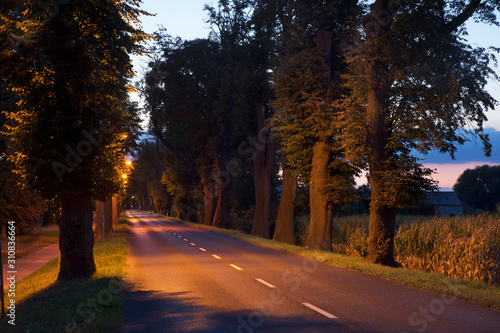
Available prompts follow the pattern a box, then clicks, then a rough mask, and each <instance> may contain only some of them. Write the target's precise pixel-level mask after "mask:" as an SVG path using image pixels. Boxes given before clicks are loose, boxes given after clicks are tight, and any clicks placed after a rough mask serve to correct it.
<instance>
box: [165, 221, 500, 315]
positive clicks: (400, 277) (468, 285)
mask: <svg viewBox="0 0 500 333" xmlns="http://www.w3.org/2000/svg"><path fill="white" fill-rule="evenodd" d="M169 219H172V220H175V221H179V222H181V223H184V224H186V225H189V226H192V227H195V228H201V229H206V230H211V231H214V232H217V233H219V234H223V235H227V236H231V237H235V238H238V239H241V240H244V241H246V242H249V243H252V244H254V245H257V246H262V247H268V248H272V249H276V250H280V251H285V252H290V253H295V254H298V255H301V256H304V257H307V258H311V259H315V260H318V261H321V262H325V263H328V264H332V265H335V266H338V267H343V268H346V269H350V270H355V271H359V272H363V273H367V274H371V275H374V276H377V277H380V278H384V279H387V280H390V281H393V282H395V283H398V284H400V285H403V286H407V287H411V288H415V289H420V290H424V291H428V292H433V293H437V294H441V295H447V296H450V297H454V298H457V299H461V300H465V301H469V302H473V303H476V304H478V305H481V306H484V307H489V308H493V309H496V310H500V287H498V286H492V285H488V284H486V283H483V282H478V281H466V280H460V279H456V278H449V277H443V276H440V275H438V274H434V273H429V272H425V271H417V270H411V269H405V268H392V267H386V266H381V265H377V264H373V263H371V262H368V261H366V260H365V259H363V258H360V257H352V256H347V255H342V254H337V253H331V252H326V251H320V250H315V249H309V248H304V247H300V246H295V245H290V244H286V243H280V242H276V241H273V240H270V239H264V238H260V237H255V236H252V235H249V234H245V233H242V232H240V231H237V230H227V229H219V228H215V227H210V226H206V225H202V224H196V223H190V222H186V221H183V220H179V219H175V218H171V217H169Z"/></svg>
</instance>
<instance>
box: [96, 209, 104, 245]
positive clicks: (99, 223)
mask: <svg viewBox="0 0 500 333" xmlns="http://www.w3.org/2000/svg"><path fill="white" fill-rule="evenodd" d="M103 234H104V203H103V202H102V201H96V203H95V237H96V238H97V239H99V238H102V237H103Z"/></svg>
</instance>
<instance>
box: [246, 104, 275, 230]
mask: <svg viewBox="0 0 500 333" xmlns="http://www.w3.org/2000/svg"><path fill="white" fill-rule="evenodd" d="M265 111H266V110H265V107H264V106H263V105H262V104H258V105H257V106H256V112H257V131H258V132H257V133H258V145H257V150H256V151H255V155H254V159H253V169H254V170H253V180H254V185H255V213H254V217H253V222H252V231H251V234H252V235H254V236H259V237H263V238H269V226H270V224H271V223H270V221H269V214H270V211H271V186H272V185H271V177H272V173H273V169H274V160H275V154H276V143H275V141H274V140H273V139H272V138H271V137H270V135H269V133H267V131H265V129H264V121H265Z"/></svg>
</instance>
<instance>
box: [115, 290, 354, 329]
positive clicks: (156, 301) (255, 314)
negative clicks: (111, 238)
mask: <svg viewBox="0 0 500 333" xmlns="http://www.w3.org/2000/svg"><path fill="white" fill-rule="evenodd" d="M126 297H127V308H126V314H125V317H126V318H127V319H128V322H127V323H126V324H125V329H124V332H126V333H139V332H141V333H142V332H148V333H156V332H169V333H170V332H175V333H177V332H179V333H180V332H184V333H232V332H237V333H253V332H273V333H276V332H287V333H290V332H301V333H302V332H347V330H346V329H344V327H343V325H341V324H338V323H332V322H327V321H325V320H323V319H319V318H318V321H311V320H310V319H306V318H302V317H296V316H294V317H273V316H272V315H271V316H266V314H264V313H262V312H261V311H258V310H253V309H249V310H248V311H229V312H227V311H226V312H220V311H218V309H215V308H213V309H209V308H207V307H206V306H204V305H202V304H199V300H198V299H196V298H191V297H189V293H188V292H182V293H163V292H153V291H130V290H129V291H128V292H127V296H126ZM201 314H203V315H201Z"/></svg>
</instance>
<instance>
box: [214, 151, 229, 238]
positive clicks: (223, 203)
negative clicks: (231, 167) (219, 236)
mask: <svg viewBox="0 0 500 333" xmlns="http://www.w3.org/2000/svg"><path fill="white" fill-rule="evenodd" d="M228 154H229V152H227V155H228ZM221 155H222V156H221V157H217V159H216V160H217V161H216V162H217V171H218V175H217V178H218V179H217V186H218V188H219V197H218V200H217V208H216V209H215V214H214V220H213V222H212V225H213V226H214V227H217V228H227V227H228V226H229V218H230V215H231V210H230V208H229V199H230V194H231V191H230V187H229V186H230V179H229V177H230V176H229V172H228V171H227V162H229V161H227V162H224V161H226V160H228V158H226V156H224V155H226V153H223V154H221Z"/></svg>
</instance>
